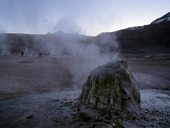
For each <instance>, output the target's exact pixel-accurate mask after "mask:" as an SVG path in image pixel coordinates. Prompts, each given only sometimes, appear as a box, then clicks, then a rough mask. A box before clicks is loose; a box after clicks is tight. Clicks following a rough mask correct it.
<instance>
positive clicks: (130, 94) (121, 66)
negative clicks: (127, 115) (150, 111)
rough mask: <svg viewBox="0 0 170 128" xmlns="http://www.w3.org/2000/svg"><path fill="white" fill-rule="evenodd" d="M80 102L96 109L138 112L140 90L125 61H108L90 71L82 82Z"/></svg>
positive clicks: (139, 107)
mask: <svg viewBox="0 0 170 128" xmlns="http://www.w3.org/2000/svg"><path fill="white" fill-rule="evenodd" d="M80 103H81V105H85V106H88V107H91V108H95V109H98V110H100V109H102V110H109V111H112V112H132V113H139V112H140V110H141V106H140V92H139V89H138V88H137V86H136V85H135V82H134V79H133V77H132V75H131V73H130V72H129V71H128V65H127V63H126V62H124V61H119V62H117V63H109V64H106V65H104V66H101V67H98V68H96V69H95V70H94V71H92V72H91V74H90V76H89V77H88V79H87V81H86V82H85V84H84V87H83V90H82V93H81V96H80Z"/></svg>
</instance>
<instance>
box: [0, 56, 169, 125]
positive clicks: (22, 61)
mask: <svg viewBox="0 0 170 128" xmlns="http://www.w3.org/2000/svg"><path fill="white" fill-rule="evenodd" d="M169 63H170V62H169V61H167V60H166V61H161V62H160V61H158V60H153V61H150V60H147V61H146V60H145V61H143V60H135V59H134V60H129V64H130V68H131V70H132V71H133V74H134V76H135V75H136V74H137V75H136V76H135V77H136V78H141V79H140V80H139V81H137V82H138V84H140V88H141V89H140V92H141V105H142V109H143V113H142V114H140V116H138V117H137V118H136V117H132V116H129V117H128V116H126V117H124V122H123V123H124V126H125V128H146V127H147V128H160V127H163V128H169V127H170V90H169V80H170V79H169V77H170V75H168V72H169V69H170V67H169V66H170V64H169ZM54 69H55V70H54ZM44 73H45V74H44ZM58 73H60V75H61V76H60V75H57V74H58ZM68 73H69V71H68V69H66V68H65V67H63V65H62V64H60V62H59V61H56V60H54V59H52V60H50V59H47V58H46V59H45V58H44V59H39V58H22V57H17V58H16V57H11V58H4V57H1V58H0V127H1V128H13V127H17V128H30V127H33V128H48V127H50V128H53V127H55V128H56V127H57V128H67V127H73V128H80V127H81V128H89V127H98V128H109V127H114V123H112V122H111V121H110V119H109V117H108V116H107V115H106V116H105V117H102V118H101V119H100V120H95V119H92V118H91V119H90V118H89V119H87V120H81V118H80V117H79V116H80V113H81V112H80V111H79V109H78V97H79V95H80V93H81V87H77V86H70V85H69V84H68V85H66V84H65V83H63V79H66V80H68V83H71V82H72V79H71V76H72V75H71V73H70V75H69V76H67V74H68ZM145 74H146V75H147V76H145ZM32 75H33V76H32ZM53 76H55V77H53ZM148 76H152V77H148ZM47 78H49V80H48V79H47ZM145 78H147V79H145ZM148 78H152V79H148ZM155 78H156V79H155ZM158 78H159V79H158ZM156 81H159V82H156ZM35 82H36V84H35ZM48 82H52V83H51V84H50V87H49V88H48V87H47V86H46V85H47V84H48ZM152 82H155V83H154V84H152ZM42 83H45V84H42ZM66 83H67V82H66ZM48 85H49V84H48ZM60 85H63V86H62V87H61V86H60ZM64 85H65V86H64ZM142 85H143V87H142Z"/></svg>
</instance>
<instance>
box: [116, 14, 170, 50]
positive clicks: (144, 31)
mask: <svg viewBox="0 0 170 128" xmlns="http://www.w3.org/2000/svg"><path fill="white" fill-rule="evenodd" d="M167 16H170V15H169V13H168V14H166V15H164V16H163V17H162V18H159V19H157V20H155V21H153V22H152V23H151V24H149V25H145V26H141V27H133V28H128V29H123V30H120V31H117V32H116V33H117V35H118V41H119V42H120V47H121V50H122V52H123V53H170V20H165V18H166V19H167V18H168V17H167ZM162 19H164V20H162ZM160 20H161V21H162V22H160ZM158 21H159V22H158Z"/></svg>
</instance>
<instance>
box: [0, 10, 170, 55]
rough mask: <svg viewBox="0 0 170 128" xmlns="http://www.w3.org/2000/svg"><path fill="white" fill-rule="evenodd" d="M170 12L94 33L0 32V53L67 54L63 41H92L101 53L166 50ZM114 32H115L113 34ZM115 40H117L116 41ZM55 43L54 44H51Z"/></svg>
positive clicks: (168, 49) (169, 42) (169, 45)
mask: <svg viewBox="0 0 170 128" xmlns="http://www.w3.org/2000/svg"><path fill="white" fill-rule="evenodd" d="M169 17H170V13H167V14H166V15H164V16H162V17H161V18H158V19H156V20H154V21H153V22H152V23H151V24H149V25H145V26H139V27H131V28H127V29H123V30H119V31H116V32H106V33H101V34H99V35H98V36H85V35H80V34H77V33H75V34H66V33H62V32H58V33H49V34H43V35H31V34H5V33H0V54H1V55H3V54H22V53H24V55H28V54H29V55H30V54H31V55H52V54H54V53H55V52H60V53H59V54H70V53H69V52H68V51H65V46H63V42H64V45H65V44H67V43H68V45H71V42H76V43H82V44H83V45H88V44H95V45H96V46H98V47H99V49H100V52H101V53H106V54H108V53H113V52H114V51H115V50H120V51H121V52H122V53H130V54H143V53H153V54H154V53H170V20H169ZM115 35H116V36H115ZM116 40H117V41H118V43H116ZM54 44H55V45H54Z"/></svg>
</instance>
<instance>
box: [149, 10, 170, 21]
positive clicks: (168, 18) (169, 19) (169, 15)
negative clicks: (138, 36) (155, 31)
mask: <svg viewBox="0 0 170 128" xmlns="http://www.w3.org/2000/svg"><path fill="white" fill-rule="evenodd" d="M168 21H170V12H169V13H167V14H165V15H164V16H162V17H161V18H158V19H156V20H154V21H153V22H152V23H151V24H159V23H163V22H168Z"/></svg>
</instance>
